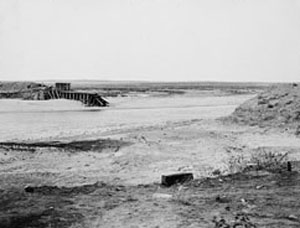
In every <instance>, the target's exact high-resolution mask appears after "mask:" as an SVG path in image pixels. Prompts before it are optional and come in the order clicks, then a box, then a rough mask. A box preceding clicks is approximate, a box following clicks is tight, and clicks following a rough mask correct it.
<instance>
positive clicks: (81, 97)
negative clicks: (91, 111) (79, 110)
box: [40, 83, 109, 107]
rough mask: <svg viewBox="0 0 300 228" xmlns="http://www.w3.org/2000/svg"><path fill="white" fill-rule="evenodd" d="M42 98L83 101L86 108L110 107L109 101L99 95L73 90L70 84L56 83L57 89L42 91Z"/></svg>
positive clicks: (49, 88) (48, 88)
mask: <svg viewBox="0 0 300 228" xmlns="http://www.w3.org/2000/svg"><path fill="white" fill-rule="evenodd" d="M40 97H41V98H42V99H43V100H50V99H68V100H76V101H81V102H82V103H83V104H85V105H86V106H98V107H103V106H108V104H109V103H108V101H106V100H105V99H104V98H102V97H101V96H100V95H99V94H98V93H89V92H81V91H73V90H71V84H70V83H55V87H47V88H46V89H44V90H43V91H42V93H41V94H40Z"/></svg>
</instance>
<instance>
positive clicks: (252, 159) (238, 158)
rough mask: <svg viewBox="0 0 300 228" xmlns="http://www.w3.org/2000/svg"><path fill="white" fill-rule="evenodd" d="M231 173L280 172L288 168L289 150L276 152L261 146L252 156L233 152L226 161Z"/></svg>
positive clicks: (228, 170)
mask: <svg viewBox="0 0 300 228" xmlns="http://www.w3.org/2000/svg"><path fill="white" fill-rule="evenodd" d="M226 165H227V172H228V173H229V174H233V173H241V172H248V171H268V172H271V173H280V172H282V171H286V170H287V169H288V152H286V153H281V152H274V151H269V150H267V149H266V148H263V147H260V148H258V149H257V150H256V151H255V152H253V153H252V154H251V155H250V156H248V157H246V156H244V155H243V154H232V155H231V156H230V157H229V159H228V160H227V162H226Z"/></svg>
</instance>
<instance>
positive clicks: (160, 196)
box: [152, 193, 172, 199]
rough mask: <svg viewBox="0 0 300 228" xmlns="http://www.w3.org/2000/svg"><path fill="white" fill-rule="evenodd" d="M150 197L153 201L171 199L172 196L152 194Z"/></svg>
mask: <svg viewBox="0 0 300 228" xmlns="http://www.w3.org/2000/svg"><path fill="white" fill-rule="evenodd" d="M152 197H153V198H154V199H171V198H172V195H170V194H165V193H154V194H153V195H152Z"/></svg>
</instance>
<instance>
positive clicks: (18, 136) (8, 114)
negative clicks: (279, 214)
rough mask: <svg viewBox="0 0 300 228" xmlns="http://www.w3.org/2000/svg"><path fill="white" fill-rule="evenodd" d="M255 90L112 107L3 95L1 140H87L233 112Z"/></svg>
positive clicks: (125, 101) (113, 101)
mask: <svg viewBox="0 0 300 228" xmlns="http://www.w3.org/2000/svg"><path fill="white" fill-rule="evenodd" d="M251 96H252V95H243V96H241V95H239V96H223V97H197V96H194V97H193V96H192V97H191V96H182V95H181V96H170V97H125V98H110V99H109V102H110V107H105V108H88V107H84V106H83V105H82V104H81V103H80V102H76V101H69V100H50V101H24V100H12V99H2V100H0V137H1V138H0V141H22V140H58V139H68V138H74V137H75V138H78V139H83V138H86V137H93V136H95V137H96V136H97V137H98V136H99V137H100V136H103V135H105V134H108V133H109V132H111V131H112V130H113V131H115V132H117V131H120V130H128V129H133V128H135V127H145V126H150V125H160V124H165V123H167V122H170V121H171V122H174V121H175V122H177V121H183V120H191V119H211V118H217V117H221V116H226V115H229V114H230V113H231V112H232V111H233V110H234V109H235V108H236V107H237V106H238V105H239V104H241V103H242V102H244V101H245V100H247V99H249V98H250V97H251Z"/></svg>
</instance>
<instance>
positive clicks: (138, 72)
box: [0, 0, 300, 81]
mask: <svg viewBox="0 0 300 228" xmlns="http://www.w3.org/2000/svg"><path fill="white" fill-rule="evenodd" d="M34 79H36V80H46V79H63V80H68V79H97V80H152V81H153V80H154V81H191V80H196V81H202V80H206V81H207V80H210V81H215V80H217V81H300V0H0V80H34Z"/></svg>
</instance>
